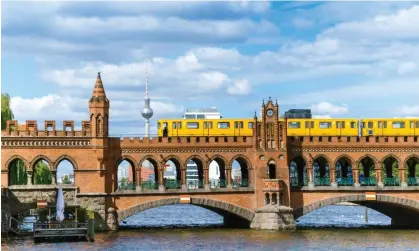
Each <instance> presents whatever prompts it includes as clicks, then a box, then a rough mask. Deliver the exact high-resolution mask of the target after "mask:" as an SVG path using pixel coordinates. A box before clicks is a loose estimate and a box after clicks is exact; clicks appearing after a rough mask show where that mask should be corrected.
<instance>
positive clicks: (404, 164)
mask: <svg viewBox="0 0 419 251" xmlns="http://www.w3.org/2000/svg"><path fill="white" fill-rule="evenodd" d="M412 158H416V159H417V160H418V161H419V155H417V154H412V155H409V156H407V158H406V159H405V160H404V161H403V168H406V166H407V161H408V160H410V159H412Z"/></svg>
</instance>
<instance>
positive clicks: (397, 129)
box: [361, 118, 419, 136]
mask: <svg viewBox="0 0 419 251" xmlns="http://www.w3.org/2000/svg"><path fill="white" fill-rule="evenodd" d="M361 131H362V136H419V118H394V119H363V120H361Z"/></svg>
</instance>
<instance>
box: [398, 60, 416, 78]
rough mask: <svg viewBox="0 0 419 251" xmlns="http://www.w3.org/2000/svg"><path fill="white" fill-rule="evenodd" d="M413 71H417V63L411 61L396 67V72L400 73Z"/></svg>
mask: <svg viewBox="0 0 419 251" xmlns="http://www.w3.org/2000/svg"><path fill="white" fill-rule="evenodd" d="M415 71H419V70H418V65H417V64H416V63H413V62H406V63H401V64H400V65H399V68H398V69H397V72H398V73H399V74H401V75H404V74H408V73H411V72H415Z"/></svg>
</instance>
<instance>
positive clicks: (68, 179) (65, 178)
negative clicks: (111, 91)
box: [61, 175, 71, 184]
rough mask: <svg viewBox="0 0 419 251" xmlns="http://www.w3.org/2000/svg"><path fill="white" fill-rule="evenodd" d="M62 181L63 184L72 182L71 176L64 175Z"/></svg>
mask: <svg viewBox="0 0 419 251" xmlns="http://www.w3.org/2000/svg"><path fill="white" fill-rule="evenodd" d="M61 183H62V184H71V180H70V177H68V175H64V176H63V177H62V178H61Z"/></svg>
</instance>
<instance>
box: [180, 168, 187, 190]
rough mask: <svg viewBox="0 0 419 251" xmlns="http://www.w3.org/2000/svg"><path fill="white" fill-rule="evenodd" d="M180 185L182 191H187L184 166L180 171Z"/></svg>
mask: <svg viewBox="0 0 419 251" xmlns="http://www.w3.org/2000/svg"><path fill="white" fill-rule="evenodd" d="M180 184H181V186H180V187H181V189H182V190H187V189H188V187H187V185H186V164H185V166H184V167H183V168H181V169H180Z"/></svg>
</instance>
